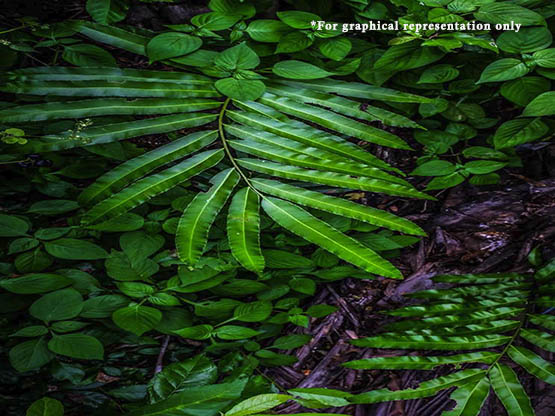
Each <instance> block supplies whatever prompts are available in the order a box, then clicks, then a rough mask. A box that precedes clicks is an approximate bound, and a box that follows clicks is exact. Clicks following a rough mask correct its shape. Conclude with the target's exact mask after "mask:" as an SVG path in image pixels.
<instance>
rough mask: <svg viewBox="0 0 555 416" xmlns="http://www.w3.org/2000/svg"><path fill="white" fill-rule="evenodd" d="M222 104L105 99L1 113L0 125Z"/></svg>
mask: <svg viewBox="0 0 555 416" xmlns="http://www.w3.org/2000/svg"><path fill="white" fill-rule="evenodd" d="M220 105H221V103H220V102H219V101H216V100H208V99H205V98H186V99H177V98H164V99H160V98H142V99H141V98H139V99H136V100H133V101H129V100H126V99H122V98H102V99H91V100H79V101H68V102H50V103H41V104H27V105H22V106H15V107H10V108H7V109H4V110H2V111H0V121H1V122H5V123H21V122H25V121H43V120H56V119H65V118H83V117H95V116H102V115H156V114H173V113H188V112H193V111H200V110H209V109H212V108H216V107H219V106H220Z"/></svg>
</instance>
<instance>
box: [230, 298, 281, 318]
mask: <svg viewBox="0 0 555 416" xmlns="http://www.w3.org/2000/svg"><path fill="white" fill-rule="evenodd" d="M271 313H272V304H271V303H270V302H267V301H262V300H259V301H256V302H250V303H244V304H242V305H239V306H237V307H236V308H235V310H234V311H233V318H235V319H236V320H238V321H242V322H260V321H263V320H264V319H266V318H267V317H268V316H270V314H271Z"/></svg>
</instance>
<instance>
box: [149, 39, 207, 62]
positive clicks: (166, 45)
mask: <svg viewBox="0 0 555 416" xmlns="http://www.w3.org/2000/svg"><path fill="white" fill-rule="evenodd" d="M201 45H202V40H201V39H200V38H199V37H197V36H192V35H188V34H186V33H180V32H166V33H162V34H160V35H158V36H155V37H154V38H152V39H151V40H150V41H149V42H148V44H147V45H146V54H147V56H148V58H149V59H150V61H151V62H155V61H161V60H164V59H168V58H174V57H177V56H183V55H187V54H188V53H191V52H194V51H196V50H197V49H198V48H200V47H201Z"/></svg>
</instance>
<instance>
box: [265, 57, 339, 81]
mask: <svg viewBox="0 0 555 416" xmlns="http://www.w3.org/2000/svg"><path fill="white" fill-rule="evenodd" d="M272 72H273V73H274V74H276V75H277V76H279V77H283V78H291V79H318V78H325V77H327V76H330V75H333V72H328V71H326V70H325V69H322V68H320V67H317V66H315V65H312V64H309V63H308V62H303V61H296V60H290V61H280V62H278V63H277V64H275V65H274V66H273V68H272Z"/></svg>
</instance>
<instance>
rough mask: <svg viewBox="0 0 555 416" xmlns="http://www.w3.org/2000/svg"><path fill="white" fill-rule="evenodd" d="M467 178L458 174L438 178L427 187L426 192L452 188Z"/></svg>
mask: <svg viewBox="0 0 555 416" xmlns="http://www.w3.org/2000/svg"><path fill="white" fill-rule="evenodd" d="M464 180H465V177H464V176H463V175H461V174H460V173H458V172H454V173H451V174H449V175H445V176H437V177H435V178H434V179H432V180H431V181H430V182H429V183H428V185H426V188H425V189H424V190H425V191H434V190H437V189H446V188H452V187H453V186H457V185H459V184H461V183H463V182H464Z"/></svg>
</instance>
